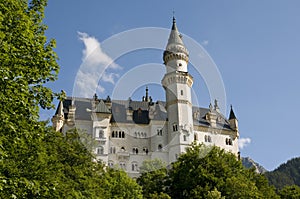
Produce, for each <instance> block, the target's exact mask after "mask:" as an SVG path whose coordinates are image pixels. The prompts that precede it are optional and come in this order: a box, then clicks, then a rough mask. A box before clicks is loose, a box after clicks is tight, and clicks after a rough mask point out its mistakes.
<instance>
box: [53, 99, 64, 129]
mask: <svg viewBox="0 0 300 199" xmlns="http://www.w3.org/2000/svg"><path fill="white" fill-rule="evenodd" d="M64 121H65V117H64V106H63V102H62V101H60V102H59V105H58V109H57V113H56V115H54V116H53V117H52V124H53V128H54V129H55V131H60V130H61V128H62V127H63V125H64Z"/></svg>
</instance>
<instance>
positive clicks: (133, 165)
mask: <svg viewBox="0 0 300 199" xmlns="http://www.w3.org/2000/svg"><path fill="white" fill-rule="evenodd" d="M108 166H109V167H110V168H113V167H114V162H113V161H108ZM119 166H120V168H121V169H123V170H126V163H125V162H119ZM131 171H139V167H138V163H137V162H132V163H131Z"/></svg>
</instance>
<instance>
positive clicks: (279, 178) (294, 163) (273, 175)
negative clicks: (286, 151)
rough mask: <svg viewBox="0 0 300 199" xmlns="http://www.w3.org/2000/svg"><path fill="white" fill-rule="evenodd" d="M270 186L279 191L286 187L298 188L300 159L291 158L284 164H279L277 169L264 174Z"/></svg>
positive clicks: (299, 182)
mask: <svg viewBox="0 0 300 199" xmlns="http://www.w3.org/2000/svg"><path fill="white" fill-rule="evenodd" d="M265 176H266V177H267V178H268V180H269V182H270V184H271V185H274V186H275V187H276V188H278V189H281V188H283V187H284V186H286V185H298V186H300V157H298V158H293V159H291V160H289V161H287V162H286V163H284V164H281V165H280V166H279V167H278V168H277V169H275V170H274V171H271V172H266V173H265Z"/></svg>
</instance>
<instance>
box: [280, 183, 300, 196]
mask: <svg viewBox="0 0 300 199" xmlns="http://www.w3.org/2000/svg"><path fill="white" fill-rule="evenodd" d="M279 195H280V198H282V199H296V198H300V187H299V186H297V185H292V186H285V187H283V188H282V189H281V190H280V191H279Z"/></svg>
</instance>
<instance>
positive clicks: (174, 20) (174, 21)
mask: <svg viewBox="0 0 300 199" xmlns="http://www.w3.org/2000/svg"><path fill="white" fill-rule="evenodd" d="M173 23H176V19H175V11H174V10H173Z"/></svg>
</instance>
